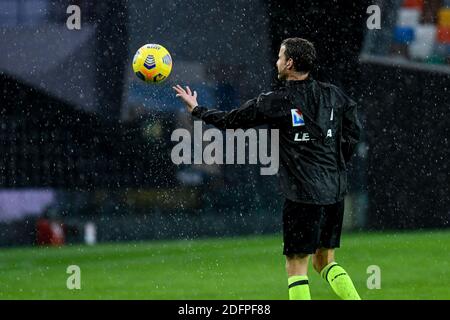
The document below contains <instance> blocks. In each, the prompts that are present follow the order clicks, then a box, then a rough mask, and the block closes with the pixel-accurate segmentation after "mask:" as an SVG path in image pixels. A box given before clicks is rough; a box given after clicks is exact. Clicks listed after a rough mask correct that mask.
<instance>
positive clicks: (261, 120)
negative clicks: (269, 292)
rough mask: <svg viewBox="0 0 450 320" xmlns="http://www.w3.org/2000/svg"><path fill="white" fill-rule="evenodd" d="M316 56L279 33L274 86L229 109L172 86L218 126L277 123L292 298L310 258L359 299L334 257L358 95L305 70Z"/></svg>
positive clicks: (304, 291)
mask: <svg viewBox="0 0 450 320" xmlns="http://www.w3.org/2000/svg"><path fill="white" fill-rule="evenodd" d="M315 60H316V51H315V48H314V46H313V44H312V43H311V42H309V41H308V40H305V39H301V38H288V39H285V40H284V41H283V42H282V44H281V46H280V51H279V55H278V61H277V63H276V66H277V70H278V78H279V79H280V80H284V81H285V86H284V87H282V88H280V89H279V90H276V91H272V92H268V93H263V94H261V95H259V96H258V97H257V98H255V99H252V100H249V101H247V102H246V103H245V104H243V105H242V106H241V107H240V108H237V109H234V110H232V111H230V112H224V111H220V110H216V109H207V108H206V107H203V106H201V105H199V104H198V103H197V92H195V91H194V92H193V93H192V92H191V90H190V88H189V87H186V89H184V88H182V87H181V86H179V85H177V86H175V87H173V89H174V90H175V91H176V93H177V97H179V98H180V99H181V100H182V101H183V102H184V103H185V104H186V106H187V109H188V111H189V112H191V113H192V115H193V116H195V117H197V118H199V119H202V120H203V121H204V122H205V123H207V124H212V125H214V126H216V127H217V128H219V129H228V128H230V129H237V128H242V129H245V128H250V127H254V126H258V125H262V124H267V125H269V127H270V128H273V129H279V130H280V143H279V144H280V145H279V150H280V172H279V177H280V185H281V189H282V191H283V194H284V195H285V197H286V200H285V203H284V207H283V240H284V248H283V254H284V255H285V256H286V271H287V274H288V287H289V298H290V299H310V298H311V296H310V291H309V285H308V277H307V270H308V261H309V256H310V255H312V263H313V267H314V269H315V270H316V271H317V272H319V273H320V275H321V276H322V277H323V278H324V279H325V280H326V281H327V282H328V283H329V284H330V285H331V287H332V289H333V290H334V291H335V292H336V294H337V295H338V296H339V297H340V298H342V299H360V297H359V295H358V293H357V291H356V289H355V287H354V285H353V283H352V280H351V279H350V277H349V275H348V274H347V273H346V271H345V270H344V269H343V268H342V267H341V266H340V265H339V264H337V263H336V262H335V260H334V249H335V248H338V247H339V245H340V237H341V229H342V220H343V213H344V196H345V194H346V192H347V174H346V163H347V162H348V161H349V160H350V158H351V156H352V154H353V151H354V149H355V146H356V144H357V143H358V140H359V136H360V125H359V122H358V118H357V106H356V103H355V102H354V101H353V100H351V99H350V98H349V97H348V96H347V95H345V94H344V93H343V92H342V91H341V90H340V89H339V88H338V87H336V86H334V85H332V84H328V83H323V82H319V81H316V80H314V79H312V77H311V76H310V72H311V70H312V69H313V67H314V64H315Z"/></svg>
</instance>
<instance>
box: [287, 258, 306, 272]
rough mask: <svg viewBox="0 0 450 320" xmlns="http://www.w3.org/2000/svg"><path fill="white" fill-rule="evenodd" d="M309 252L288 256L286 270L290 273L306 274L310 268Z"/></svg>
mask: <svg viewBox="0 0 450 320" xmlns="http://www.w3.org/2000/svg"><path fill="white" fill-rule="evenodd" d="M308 258H309V255H308V254H295V255H287V256H286V271H287V273H288V275H290V276H291V275H297V274H306V272H307V268H308Z"/></svg>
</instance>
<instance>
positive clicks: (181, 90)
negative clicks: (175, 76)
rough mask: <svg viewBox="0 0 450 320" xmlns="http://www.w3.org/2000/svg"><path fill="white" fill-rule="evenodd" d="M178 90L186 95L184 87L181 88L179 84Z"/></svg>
mask: <svg viewBox="0 0 450 320" xmlns="http://www.w3.org/2000/svg"><path fill="white" fill-rule="evenodd" d="M177 88H178V90H179V91H180V92H182V93H186V91H184V89H183V87H182V86H180V85H179V84H177Z"/></svg>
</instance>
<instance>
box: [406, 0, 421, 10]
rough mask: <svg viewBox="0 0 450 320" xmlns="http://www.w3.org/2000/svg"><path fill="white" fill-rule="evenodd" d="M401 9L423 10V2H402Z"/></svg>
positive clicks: (413, 0) (416, 0) (409, 0)
mask: <svg viewBox="0 0 450 320" xmlns="http://www.w3.org/2000/svg"><path fill="white" fill-rule="evenodd" d="M402 7H403V8H410V9H419V10H420V11H422V10H423V0H403V4H402Z"/></svg>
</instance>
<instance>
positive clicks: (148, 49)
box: [133, 44, 172, 83]
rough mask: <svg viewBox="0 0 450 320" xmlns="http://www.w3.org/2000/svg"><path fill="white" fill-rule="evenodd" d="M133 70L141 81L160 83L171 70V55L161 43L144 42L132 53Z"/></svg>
mask: <svg viewBox="0 0 450 320" xmlns="http://www.w3.org/2000/svg"><path fill="white" fill-rule="evenodd" d="M133 71H134V73H135V74H136V76H137V77H138V78H139V79H141V80H142V81H145V82H147V83H161V82H163V81H164V80H166V79H167V77H168V76H169V75H170V72H171V71H172V57H171V56H170V53H169V51H167V49H166V48H164V47H163V46H162V45H159V44H146V45H144V46H142V47H140V48H139V50H138V51H137V52H136V54H135V55H134V58H133Z"/></svg>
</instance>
